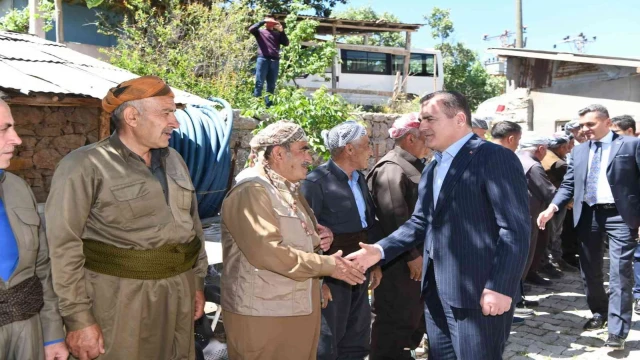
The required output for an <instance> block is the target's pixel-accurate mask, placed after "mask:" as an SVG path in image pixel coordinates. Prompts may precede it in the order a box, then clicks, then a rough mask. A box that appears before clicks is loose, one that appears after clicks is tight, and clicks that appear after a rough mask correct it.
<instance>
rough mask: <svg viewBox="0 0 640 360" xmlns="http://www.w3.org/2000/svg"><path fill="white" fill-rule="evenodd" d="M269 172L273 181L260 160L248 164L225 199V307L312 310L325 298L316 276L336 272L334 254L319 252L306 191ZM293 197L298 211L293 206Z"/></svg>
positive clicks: (289, 312)
mask: <svg viewBox="0 0 640 360" xmlns="http://www.w3.org/2000/svg"><path fill="white" fill-rule="evenodd" d="M270 174H271V178H272V181H273V183H272V182H270V181H269V179H267V178H266V176H265V172H264V170H263V169H262V167H261V166H257V167H254V168H250V169H246V170H244V171H243V172H242V173H240V174H239V175H238V177H237V178H236V179H237V180H238V183H237V184H236V186H235V187H234V188H233V189H231V191H230V192H229V194H228V195H227V197H226V199H225V200H224V202H223V204H222V212H221V214H222V226H221V231H222V249H223V260H224V270H223V274H222V291H221V292H222V308H223V309H225V310H226V311H230V312H233V313H236V314H240V315H251V316H299V315H309V314H311V312H312V310H313V307H312V303H313V301H314V300H315V301H320V299H312V286H313V283H314V281H313V280H312V279H313V278H317V277H321V276H328V275H331V274H332V273H333V270H334V268H335V260H334V259H333V258H332V257H329V256H322V255H318V254H316V253H314V251H315V250H317V249H318V247H319V245H320V237H319V236H318V234H317V232H316V231H315V228H316V219H315V217H314V216H313V211H312V210H311V209H310V208H309V205H308V204H307V202H306V201H305V199H304V197H303V196H300V195H299V193H298V191H297V189H295V187H294V186H292V185H291V184H290V183H288V182H287V181H285V180H284V179H282V178H279V179H274V178H276V177H279V176H277V174H275V173H273V172H270ZM294 201H295V204H296V206H297V212H294V211H293V209H292V208H291V207H290V206H289V204H292V203H293V202H294ZM302 221H304V222H305V223H306V226H307V228H308V229H310V230H311V231H312V235H307V233H306V231H305V230H304V228H303V226H302ZM315 283H316V285H318V286H319V283H318V282H317V281H316V282H315Z"/></svg>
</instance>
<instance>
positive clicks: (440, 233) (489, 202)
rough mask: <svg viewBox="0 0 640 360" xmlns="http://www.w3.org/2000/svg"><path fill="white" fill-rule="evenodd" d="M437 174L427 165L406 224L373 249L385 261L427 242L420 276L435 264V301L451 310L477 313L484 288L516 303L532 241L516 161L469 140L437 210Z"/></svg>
mask: <svg viewBox="0 0 640 360" xmlns="http://www.w3.org/2000/svg"><path fill="white" fill-rule="evenodd" d="M434 168H435V162H432V163H431V164H429V166H428V167H427V168H426V169H425V170H424V171H423V173H422V178H421V179H420V185H419V190H418V191H419V196H418V203H417V204H416V208H415V210H414V212H413V215H412V216H411V219H409V220H408V221H407V222H406V223H405V224H404V225H402V226H401V227H400V228H399V229H398V230H396V231H395V232H394V233H393V234H391V235H389V236H388V237H387V238H385V239H383V240H381V241H380V242H379V243H378V244H380V245H381V246H382V248H383V249H384V252H385V261H389V260H391V259H393V258H395V257H396V256H398V255H400V254H402V253H403V252H404V251H406V250H408V249H410V248H412V247H415V246H416V245H418V244H419V243H421V242H424V264H423V269H424V272H426V271H428V269H429V267H428V265H429V261H430V259H429V258H430V257H431V258H433V269H434V271H435V279H436V283H437V285H438V291H439V295H440V298H441V299H442V300H443V301H445V302H446V303H447V304H449V305H450V306H454V307H458V308H471V309H479V308H480V297H481V295H482V291H483V290H484V289H485V288H487V289H490V290H494V291H496V292H499V293H501V294H504V295H507V296H510V297H512V298H513V297H514V296H515V295H516V290H517V289H518V284H519V282H520V278H521V277H522V273H523V271H524V267H525V262H526V260H527V254H528V251H529V236H530V233H529V231H530V217H529V199H528V193H527V182H526V179H525V175H524V171H523V169H522V165H521V164H520V161H519V160H518V157H517V156H516V155H515V154H514V153H513V152H511V151H510V150H508V149H506V148H503V147H501V146H499V145H495V144H492V143H489V142H486V141H484V140H481V139H480V138H478V137H477V136H475V135H474V136H473V137H472V138H471V139H470V140H469V141H468V142H467V143H466V144H465V145H464V146H463V147H462V149H460V151H459V152H458V154H457V155H456V156H455V158H454V159H453V162H452V164H451V167H450V168H449V171H448V173H447V175H446V177H445V179H444V183H443V185H442V188H441V190H440V194H439V196H438V201H437V204H435V205H434V204H433V195H432V194H433V172H434ZM431 242H433V253H430V252H429V251H430V250H429V249H431ZM424 275H425V274H423V282H422V291H423V292H424V290H425V289H426V287H427V282H426V280H425V276H424Z"/></svg>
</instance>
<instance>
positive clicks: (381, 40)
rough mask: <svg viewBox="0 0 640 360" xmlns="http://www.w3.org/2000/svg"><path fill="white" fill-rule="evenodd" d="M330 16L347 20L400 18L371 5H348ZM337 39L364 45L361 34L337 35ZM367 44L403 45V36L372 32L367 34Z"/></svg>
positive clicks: (392, 33)
mask: <svg viewBox="0 0 640 360" xmlns="http://www.w3.org/2000/svg"><path fill="white" fill-rule="evenodd" d="M332 17H335V18H338V19H347V20H362V21H384V22H394V23H398V22H400V19H398V17H397V16H395V15H394V14H391V13H388V12H386V11H385V12H383V13H380V14H379V13H377V12H376V11H375V10H374V9H373V8H372V7H371V6H362V7H359V8H354V7H349V8H348V9H347V10H345V11H341V12H336V13H334V14H332ZM338 41H345V42H346V43H348V44H355V45H364V37H363V36H343V37H339V38H338ZM368 44H369V45H375V46H395V47H404V46H405V38H404V36H402V33H399V32H381V33H373V34H372V35H371V36H369V40H368Z"/></svg>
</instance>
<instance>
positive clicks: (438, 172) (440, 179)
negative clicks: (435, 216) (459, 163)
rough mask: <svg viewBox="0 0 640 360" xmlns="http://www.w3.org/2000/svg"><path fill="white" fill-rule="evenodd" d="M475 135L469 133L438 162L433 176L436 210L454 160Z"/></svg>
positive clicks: (444, 153)
mask: <svg viewBox="0 0 640 360" xmlns="http://www.w3.org/2000/svg"><path fill="white" fill-rule="evenodd" d="M472 136H473V133H472V132H471V133H469V134H467V135H466V136H464V137H463V138H461V139H460V140H458V141H456V142H454V143H453V144H451V145H450V146H449V147H448V148H447V150H445V151H444V152H443V153H441V155H442V159H441V160H439V161H438V164H436V168H435V170H434V174H433V207H434V208H435V207H436V205H437V204H438V195H440V189H441V188H442V184H443V183H444V179H445V178H446V177H447V173H448V172H449V168H450V167H451V163H452V162H453V158H455V157H456V155H458V152H459V151H460V149H462V147H463V146H464V144H466V143H467V141H469V139H471V137H472Z"/></svg>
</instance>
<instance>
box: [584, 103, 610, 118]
mask: <svg viewBox="0 0 640 360" xmlns="http://www.w3.org/2000/svg"><path fill="white" fill-rule="evenodd" d="M592 112H594V113H596V114H597V117H598V118H599V119H608V118H609V110H607V108H606V107H604V106H602V105H599V104H593V105H589V106H587V107H586V108H584V109H581V110H580V111H578V115H580V116H585V115H587V114H588V113H592Z"/></svg>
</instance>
